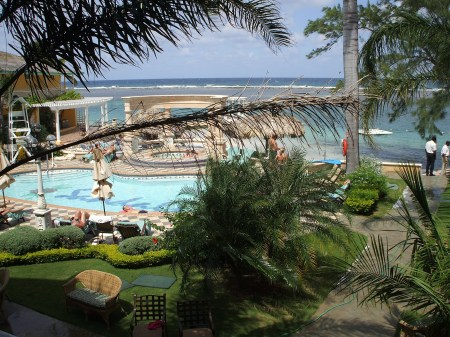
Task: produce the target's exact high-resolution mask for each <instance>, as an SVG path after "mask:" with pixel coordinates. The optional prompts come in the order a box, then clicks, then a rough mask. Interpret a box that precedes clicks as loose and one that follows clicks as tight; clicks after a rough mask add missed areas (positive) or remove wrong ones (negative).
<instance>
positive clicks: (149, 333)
mask: <svg viewBox="0 0 450 337" xmlns="http://www.w3.org/2000/svg"><path fill="white" fill-rule="evenodd" d="M162 335H163V329H162V328H158V329H153V330H150V329H149V328H148V323H139V324H138V325H136V326H135V327H134V329H133V337H141V336H142V337H162Z"/></svg>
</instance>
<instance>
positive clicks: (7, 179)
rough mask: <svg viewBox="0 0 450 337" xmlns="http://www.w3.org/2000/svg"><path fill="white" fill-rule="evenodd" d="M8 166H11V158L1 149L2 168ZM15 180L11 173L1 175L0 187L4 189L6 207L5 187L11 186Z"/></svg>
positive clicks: (0, 162) (0, 163)
mask: <svg viewBox="0 0 450 337" xmlns="http://www.w3.org/2000/svg"><path fill="white" fill-rule="evenodd" d="M6 166H9V160H8V158H6V155H5V153H4V152H3V150H2V149H0V170H3V169H4V168H5V167H6ZM14 181H15V179H14V178H13V177H12V176H10V175H9V174H4V175H2V176H0V188H1V189H2V194H3V205H4V207H6V200H5V188H7V187H9V186H10V185H11V184H12V183H13V182H14Z"/></svg>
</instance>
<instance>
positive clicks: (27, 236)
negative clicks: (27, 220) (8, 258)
mask: <svg viewBox="0 0 450 337" xmlns="http://www.w3.org/2000/svg"><path fill="white" fill-rule="evenodd" d="M40 247H41V231H39V230H38V229H36V228H34V227H31V226H19V227H15V228H13V229H11V230H9V231H7V232H6V233H4V234H2V235H0V251H2V252H7V253H11V254H14V255H23V254H26V253H29V252H36V251H38V250H39V249H40Z"/></svg>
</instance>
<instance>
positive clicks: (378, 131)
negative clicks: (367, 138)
mask: <svg viewBox="0 0 450 337" xmlns="http://www.w3.org/2000/svg"><path fill="white" fill-rule="evenodd" d="M358 133H359V134H360V135H392V132H391V131H386V130H381V129H369V130H364V129H359V130H358Z"/></svg>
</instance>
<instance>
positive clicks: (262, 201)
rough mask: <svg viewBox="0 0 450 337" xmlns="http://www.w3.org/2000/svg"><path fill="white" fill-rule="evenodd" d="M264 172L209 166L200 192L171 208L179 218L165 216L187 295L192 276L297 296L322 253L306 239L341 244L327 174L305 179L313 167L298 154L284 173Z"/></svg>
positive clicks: (269, 166)
mask: <svg viewBox="0 0 450 337" xmlns="http://www.w3.org/2000/svg"><path fill="white" fill-rule="evenodd" d="M260 164H261V165H257V166H255V165H253V164H252V163H251V161H248V160H231V161H215V160H213V159H211V160H209V161H208V163H207V167H206V172H205V174H204V175H203V176H202V177H201V178H199V181H198V183H197V186H194V187H186V188H184V189H183V190H182V191H181V192H180V195H179V196H178V198H177V199H176V200H175V201H174V204H176V206H177V208H178V209H179V212H178V213H177V214H176V215H168V216H169V219H170V220H171V221H172V223H173V225H174V229H173V232H174V239H175V240H176V242H177V243H176V245H175V246H176V248H177V250H176V253H175V256H174V263H175V264H176V265H177V266H179V267H180V269H181V271H182V273H183V279H182V286H183V287H184V286H185V285H187V284H188V280H189V276H190V273H191V272H192V271H194V270H195V271H199V272H200V273H201V274H203V276H204V278H205V280H206V281H207V283H209V281H212V280H213V279H214V278H217V277H219V276H220V277H226V278H229V279H233V278H234V279H235V280H237V281H238V282H237V284H238V285H241V284H243V281H244V280H255V279H256V278H257V279H258V280H259V281H261V282H265V283H266V284H276V285H281V286H288V287H290V288H293V289H296V288H298V287H299V286H301V275H302V274H303V273H304V272H305V271H306V270H308V269H312V268H315V267H316V263H317V259H316V256H317V249H316V247H313V246H311V245H310V244H309V243H308V242H307V240H305V235H306V234H307V233H318V234H319V235H322V236H323V237H330V238H331V237H332V238H333V239H338V238H336V236H335V235H333V234H332V233H331V231H330V229H331V228H332V227H333V226H335V225H333V222H334V223H335V224H336V220H335V219H334V220H333V219H332V214H333V212H334V211H335V208H336V207H338V206H337V205H336V204H335V203H331V202H329V199H328V197H327V194H328V193H330V192H331V190H332V189H333V188H334V187H333V186H331V184H326V183H325V180H324V179H323V178H324V177H323V173H320V172H315V173H311V172H309V173H308V169H309V163H308V162H307V161H306V160H305V159H304V157H303V155H302V154H301V153H297V152H291V156H290V159H289V160H288V161H287V162H286V163H285V164H284V165H277V164H276V163H274V162H273V161H267V160H264V159H261V160H260ZM337 225H339V223H338V224H337ZM244 276H245V277H244Z"/></svg>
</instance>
